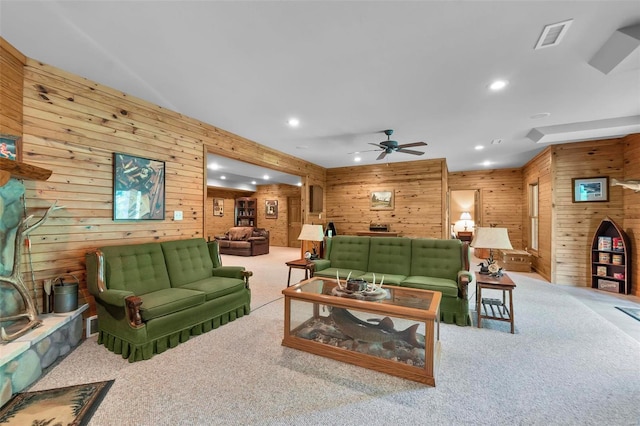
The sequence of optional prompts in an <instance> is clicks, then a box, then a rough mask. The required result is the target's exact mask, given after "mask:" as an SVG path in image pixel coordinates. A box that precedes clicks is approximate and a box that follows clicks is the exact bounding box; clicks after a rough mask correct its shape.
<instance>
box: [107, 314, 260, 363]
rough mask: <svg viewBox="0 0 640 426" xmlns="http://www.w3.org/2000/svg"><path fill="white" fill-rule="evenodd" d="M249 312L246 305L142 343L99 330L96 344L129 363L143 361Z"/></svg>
mask: <svg viewBox="0 0 640 426" xmlns="http://www.w3.org/2000/svg"><path fill="white" fill-rule="evenodd" d="M250 311H251V308H250V305H249V304H246V305H243V306H240V307H237V308H235V309H232V310H230V311H228V312H225V313H222V314H221V315H218V316H215V317H213V318H208V319H206V320H204V321H202V322H200V323H197V324H195V325H193V326H190V327H188V328H184V329H181V330H177V331H175V332H172V333H169V334H166V335H163V336H159V337H157V338H155V339H151V340H149V341H146V342H144V343H133V342H130V341H128V340H126V339H123V338H121V337H118V336H115V335H113V334H111V333H109V332H107V331H104V330H100V331H99V332H98V344H101V345H104V346H105V347H106V348H107V349H109V350H110V351H111V352H113V353H116V354H119V355H122V357H123V358H125V359H128V360H129V362H136V361H143V360H147V359H150V358H151V357H153V356H154V355H156V354H160V353H162V352H164V351H166V350H167V349H170V348H174V347H176V346H178V345H179V344H180V343H184V342H186V341H187V340H189V338H191V336H198V335H200V334H203V333H206V332H209V331H211V330H213V329H216V328H218V327H220V326H221V325H225V324H227V323H229V322H231V321H234V320H236V319H237V318H241V317H243V316H244V315H249V313H250Z"/></svg>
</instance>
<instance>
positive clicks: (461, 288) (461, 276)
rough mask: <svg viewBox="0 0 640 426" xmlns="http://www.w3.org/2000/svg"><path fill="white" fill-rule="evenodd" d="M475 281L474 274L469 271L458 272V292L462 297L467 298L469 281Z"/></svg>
mask: <svg viewBox="0 0 640 426" xmlns="http://www.w3.org/2000/svg"><path fill="white" fill-rule="evenodd" d="M472 281H473V274H471V272H469V271H460V272H458V293H459V295H460V297H461V298H462V299H466V298H467V294H468V288H469V283H471V282H472Z"/></svg>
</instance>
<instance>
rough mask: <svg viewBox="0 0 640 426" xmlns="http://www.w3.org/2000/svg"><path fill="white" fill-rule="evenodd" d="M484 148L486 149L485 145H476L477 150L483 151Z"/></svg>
mask: <svg viewBox="0 0 640 426" xmlns="http://www.w3.org/2000/svg"><path fill="white" fill-rule="evenodd" d="M483 149H484V146H482V145H476V146H475V150H476V151H481V150H483Z"/></svg>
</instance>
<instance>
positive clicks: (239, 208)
mask: <svg viewBox="0 0 640 426" xmlns="http://www.w3.org/2000/svg"><path fill="white" fill-rule="evenodd" d="M257 204H258V201H257V199H255V198H251V197H240V198H236V226H258V221H257V218H258V216H257V207H258V205H257Z"/></svg>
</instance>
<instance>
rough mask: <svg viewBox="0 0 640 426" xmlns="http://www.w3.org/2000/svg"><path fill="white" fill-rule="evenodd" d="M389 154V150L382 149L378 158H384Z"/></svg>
mask: <svg viewBox="0 0 640 426" xmlns="http://www.w3.org/2000/svg"><path fill="white" fill-rule="evenodd" d="M386 155H387V151H382V152H381V153H380V155H378V158H376V160H382V159H383V158H384V157H385V156H386Z"/></svg>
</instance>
